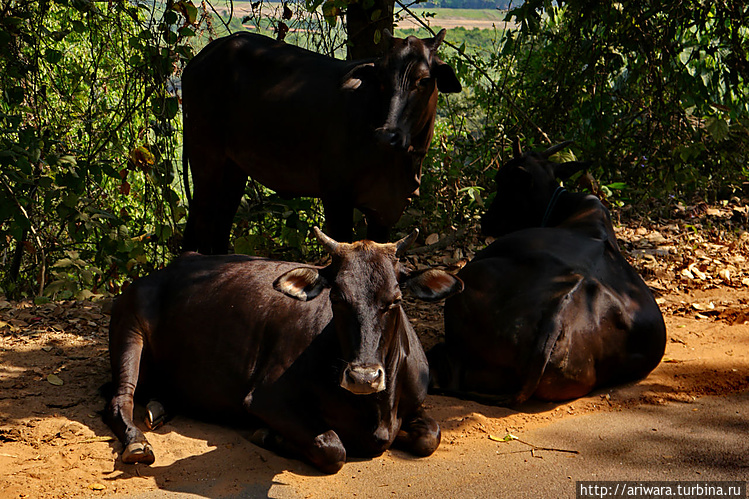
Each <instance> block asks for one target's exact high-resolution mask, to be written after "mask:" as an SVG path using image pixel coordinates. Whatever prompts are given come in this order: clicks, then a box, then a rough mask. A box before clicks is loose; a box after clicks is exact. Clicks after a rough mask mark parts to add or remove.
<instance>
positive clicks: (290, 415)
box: [244, 394, 346, 474]
mask: <svg viewBox="0 0 749 499" xmlns="http://www.w3.org/2000/svg"><path fill="white" fill-rule="evenodd" d="M261 400H262V398H261ZM253 401H257V399H256V398H255V397H254V396H253V394H249V395H248V396H247V397H246V398H245V400H244V406H245V409H246V410H247V411H248V412H249V413H250V414H251V415H252V416H254V417H257V418H260V419H261V420H263V421H264V422H265V423H266V424H268V427H266V428H261V429H259V430H257V431H256V432H255V433H254V434H253V436H252V438H251V440H252V442H253V443H254V444H255V445H259V446H260V447H263V448H266V449H268V450H271V451H273V452H275V453H276V454H279V455H281V456H286V457H294V458H302V459H305V460H306V461H307V462H309V463H311V464H312V465H314V466H315V467H316V468H317V469H319V470H320V471H322V472H323V473H329V474H332V473H337V472H338V471H339V470H340V469H341V468H342V467H343V465H344V464H345V463H346V448H345V447H344V446H343V442H341V439H340V438H339V437H338V434H337V433H336V432H335V431H333V430H326V431H324V430H323V429H324V428H325V427H326V426H327V425H325V424H324V423H322V422H321V421H319V420H317V419H315V418H314V416H312V415H311V414H307V413H305V412H304V410H303V409H301V408H296V409H295V408H294V407H290V406H288V405H286V404H283V403H280V404H279V400H278V399H276V398H273V399H271V400H267V399H266V400H265V402H264V403H263V402H260V403H255V404H254V405H253ZM302 414H304V415H302Z"/></svg>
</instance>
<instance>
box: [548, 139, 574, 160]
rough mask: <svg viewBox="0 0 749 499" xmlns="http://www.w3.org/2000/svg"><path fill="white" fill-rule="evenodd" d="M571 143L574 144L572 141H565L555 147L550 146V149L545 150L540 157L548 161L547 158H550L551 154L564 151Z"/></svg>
mask: <svg viewBox="0 0 749 499" xmlns="http://www.w3.org/2000/svg"><path fill="white" fill-rule="evenodd" d="M573 142H574V140H565V141H564V142H562V143H561V144H557V145H555V146H551V147H550V148H548V149H547V150H545V151H544V152H542V153H541V156H543V157H544V158H546V159H549V157H551V156H552V155H553V154H556V153H558V152H559V151H561V150H562V149H564V148H565V147H567V146H568V145H570V144H572V143H573Z"/></svg>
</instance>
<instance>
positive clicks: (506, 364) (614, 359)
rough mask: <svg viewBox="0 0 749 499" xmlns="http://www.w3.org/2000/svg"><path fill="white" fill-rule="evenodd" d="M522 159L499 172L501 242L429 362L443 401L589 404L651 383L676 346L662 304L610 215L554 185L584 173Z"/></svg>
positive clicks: (473, 275) (467, 275) (535, 157)
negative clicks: (606, 391) (609, 391)
mask: <svg viewBox="0 0 749 499" xmlns="http://www.w3.org/2000/svg"><path fill="white" fill-rule="evenodd" d="M566 145H567V143H565V144H562V145H560V146H556V147H553V148H551V149H549V150H547V151H546V152H544V153H540V154H539V153H529V154H522V153H521V151H520V148H519V146H517V145H516V149H515V158H514V159H513V160H511V161H510V162H509V163H507V164H506V165H504V166H503V167H501V168H500V169H499V171H498V172H497V194H496V199H495V201H494V203H493V204H492V205H491V207H490V208H489V210H488V212H487V213H486V215H485V216H484V218H483V219H482V228H483V231H484V232H485V234H487V235H491V236H496V237H498V239H496V240H495V241H494V242H493V243H492V244H491V245H490V246H489V247H487V248H486V249H485V250H483V251H481V252H479V253H478V254H477V255H476V257H475V258H474V259H473V261H471V262H470V263H469V264H468V265H466V266H465V267H464V268H463V269H462V270H461V271H460V272H459V273H458V276H459V277H460V278H461V279H462V280H463V281H464V283H465V291H464V292H463V293H461V294H460V295H458V296H455V297H453V298H450V299H448V300H447V302H446V304H445V343H444V344H440V345H437V346H436V347H435V349H434V350H432V351H430V354H429V358H430V365H431V367H432V370H433V373H432V375H433V382H434V385H435V388H436V389H437V390H441V391H443V392H446V393H452V394H455V395H459V396H465V397H471V398H478V399H481V400H485V401H489V402H493V403H498V404H512V403H519V402H522V401H524V400H526V399H527V398H529V397H531V396H535V397H537V398H541V399H546V400H566V399H571V398H575V397H580V396H583V395H585V394H587V393H588V392H590V391H591V390H592V389H594V388H595V387H598V386H601V385H608V384H614V383H620V382H625V381H630V380H634V379H638V378H642V377H644V376H646V375H647V374H648V373H649V372H650V371H652V370H653V369H654V368H655V366H656V365H658V363H659V362H660V359H661V357H662V356H663V351H664V348H665V341H666V329H665V325H664V322H663V317H662V315H661V312H660V310H659V308H658V305H657V304H656V302H655V300H654V298H653V295H652V293H651V292H650V290H649V289H648V287H647V286H646V285H645V283H644V282H643V280H642V279H641V278H640V276H639V275H638V274H637V272H636V271H635V270H634V269H633V268H632V267H631V266H630V265H629V263H627V261H626V260H625V259H624V257H623V256H622V255H621V253H620V252H619V247H618V245H617V242H616V237H615V235H614V230H613V227H612V225H611V221H610V215H609V212H608V210H607V209H606V208H605V207H604V206H603V205H602V204H601V202H600V200H599V199H598V198H596V197H595V196H591V195H584V194H577V193H571V192H567V191H566V190H564V189H563V188H562V187H561V186H559V184H558V183H557V181H556V178H561V179H565V178H567V177H569V176H570V175H572V174H573V173H575V172H576V171H579V170H580V169H581V168H582V167H583V166H584V164H582V163H578V162H568V163H561V164H558V163H553V162H551V161H549V159H548V158H549V156H551V154H553V153H555V152H557V151H558V150H560V149H561V148H562V147H564V146H566Z"/></svg>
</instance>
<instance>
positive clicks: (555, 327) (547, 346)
mask: <svg viewBox="0 0 749 499" xmlns="http://www.w3.org/2000/svg"><path fill="white" fill-rule="evenodd" d="M582 283H583V279H580V280H578V281H577V283H575V285H574V286H573V288H572V289H570V290H569V291H568V292H567V293H566V294H565V295H564V297H563V298H562V299H561V301H560V303H559V306H558V307H556V310H554V312H555V313H553V314H552V316H551V317H550V319H547V321H545V322H546V324H545V326H544V328H543V329H546V331H542V332H541V334H539V341H538V344H537V345H536V348H535V350H534V355H533V357H532V358H531V362H530V365H529V366H528V370H527V372H528V377H527V378H526V379H525V383H523V387H522V388H521V389H520V391H519V392H518V394H517V395H516V396H515V401H514V403H515V404H519V403H521V402H524V401H526V400H528V399H529V398H530V397H531V396H532V395H533V394H534V393H535V391H536V388H538V384H539V383H540V382H541V378H542V377H543V375H544V372H545V371H546V365H547V364H548V363H549V359H550V358H551V352H552V351H553V350H554V346H555V345H556V343H557V340H558V339H559V337H560V336H561V335H562V329H563V325H562V322H561V321H560V320H559V317H560V316H561V315H562V311H563V310H564V309H565V308H566V307H567V306H568V305H569V304H570V303H571V302H572V297H573V296H574V295H575V293H576V292H577V290H578V289H579V288H580V286H581V285H582Z"/></svg>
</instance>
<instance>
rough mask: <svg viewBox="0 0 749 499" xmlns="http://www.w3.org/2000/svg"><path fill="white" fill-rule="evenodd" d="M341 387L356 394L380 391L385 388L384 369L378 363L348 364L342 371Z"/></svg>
mask: <svg viewBox="0 0 749 499" xmlns="http://www.w3.org/2000/svg"><path fill="white" fill-rule="evenodd" d="M341 387H342V388H345V389H346V390H348V391H350V392H351V393H355V394H357V395H368V394H370V393H377V392H381V391H383V390H384V389H385V369H384V368H383V367H382V366H381V365H380V364H368V365H351V364H349V365H348V366H347V367H346V369H345V370H344V371H343V376H342V377H341Z"/></svg>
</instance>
